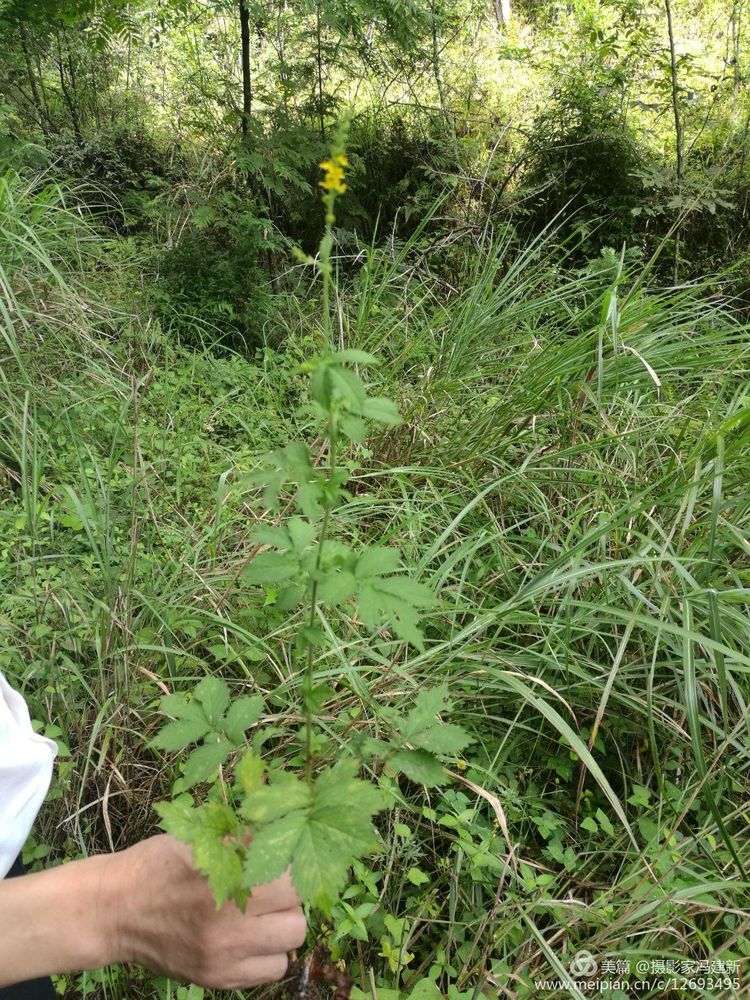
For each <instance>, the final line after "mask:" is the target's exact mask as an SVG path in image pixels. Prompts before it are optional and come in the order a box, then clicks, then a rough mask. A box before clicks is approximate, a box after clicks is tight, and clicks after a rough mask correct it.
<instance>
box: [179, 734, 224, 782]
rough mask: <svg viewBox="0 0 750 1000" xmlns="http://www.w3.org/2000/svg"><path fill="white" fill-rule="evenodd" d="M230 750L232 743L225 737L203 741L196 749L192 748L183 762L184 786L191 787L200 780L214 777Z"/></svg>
mask: <svg viewBox="0 0 750 1000" xmlns="http://www.w3.org/2000/svg"><path fill="white" fill-rule="evenodd" d="M231 751H232V744H231V743H230V742H229V740H226V739H220V740H217V741H216V742H215V743H214V742H211V743H205V744H204V745H203V746H202V747H198V749H197V750H193V752H192V753H191V754H190V756H189V757H188V759H187V763H186V764H185V772H184V774H183V780H184V782H185V788H192V787H193V785H197V784H198V783H199V782H201V781H209V780H210V779H211V778H213V777H215V775H216V772H217V771H218V770H219V768H220V767H221V765H222V764H223V763H224V761H225V760H226V759H227V757H228V756H229V754H230V753H231Z"/></svg>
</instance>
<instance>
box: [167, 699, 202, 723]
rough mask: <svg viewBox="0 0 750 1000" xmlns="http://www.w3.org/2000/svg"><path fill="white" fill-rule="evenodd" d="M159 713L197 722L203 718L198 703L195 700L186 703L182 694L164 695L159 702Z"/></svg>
mask: <svg viewBox="0 0 750 1000" xmlns="http://www.w3.org/2000/svg"><path fill="white" fill-rule="evenodd" d="M159 711H160V712H163V713H164V715H171V716H173V717H174V718H175V719H192V720H193V721H195V722H197V721H199V720H201V719H204V718H205V713H204V711H203V709H202V708H201V704H200V702H199V701H196V699H195V698H192V699H191V700H190V701H188V700H187V699H186V698H185V696H184V695H182V694H166V695H164V697H163V698H162V699H161V700H160V701H159Z"/></svg>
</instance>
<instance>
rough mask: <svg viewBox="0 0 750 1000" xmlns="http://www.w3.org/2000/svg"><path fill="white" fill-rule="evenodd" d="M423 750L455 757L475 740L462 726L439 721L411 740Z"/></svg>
mask: <svg viewBox="0 0 750 1000" xmlns="http://www.w3.org/2000/svg"><path fill="white" fill-rule="evenodd" d="M409 742H410V743H414V744H415V745H416V746H418V747H421V748H422V749H423V750H429V751H430V753H435V754H440V755H441V756H444V757H455V756H456V755H457V754H460V753H461V751H462V750H464V749H465V748H466V747H467V746H469V744H470V743H473V742H474V740H473V739H472V738H471V736H469V734H468V733H467V732H466V730H464V729H462V728H461V726H456V725H454V724H453V723H451V722H443V723H438V724H437V725H435V726H433V727H432V728H431V729H424V730H422V732H420V733H418V734H417V735H416V736H412V737H411V739H410V740H409Z"/></svg>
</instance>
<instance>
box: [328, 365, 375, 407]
mask: <svg viewBox="0 0 750 1000" xmlns="http://www.w3.org/2000/svg"><path fill="white" fill-rule="evenodd" d="M328 371H329V373H330V379H331V385H332V389H333V392H334V393H335V394H336V395H337V396H338V398H339V399H341V400H342V401H343V403H344V405H345V406H346V407H347V408H348V409H349V410H351V411H352V412H353V413H360V412H361V411H362V408H363V406H364V405H365V402H366V399H367V393H366V392H365V387H364V385H363V384H362V380H361V379H360V377H359V376H358V375H357V374H356V373H355V372H353V371H349V369H348V368H339V367H338V366H337V365H331V367H330V368H329V369H328Z"/></svg>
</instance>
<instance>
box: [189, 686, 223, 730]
mask: <svg viewBox="0 0 750 1000" xmlns="http://www.w3.org/2000/svg"><path fill="white" fill-rule="evenodd" d="M194 697H195V698H197V699H198V701H199V702H200V703H201V705H202V706H203V711H204V712H205V713H206V718H207V719H208V721H209V722H210V723H211V725H212V726H215V725H216V724H217V722H218V721H219V719H221V717H222V716H223V715H224V713H225V712H226V710H227V705H228V704H229V688H228V686H227V685H226V683H225V682H224V681H223V680H221V679H220V678H219V677H213V676H211V675H209V676H208V677H204V678H203V680H202V681H200V683H199V684H198V685H197V687H196V689H195V695H194Z"/></svg>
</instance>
